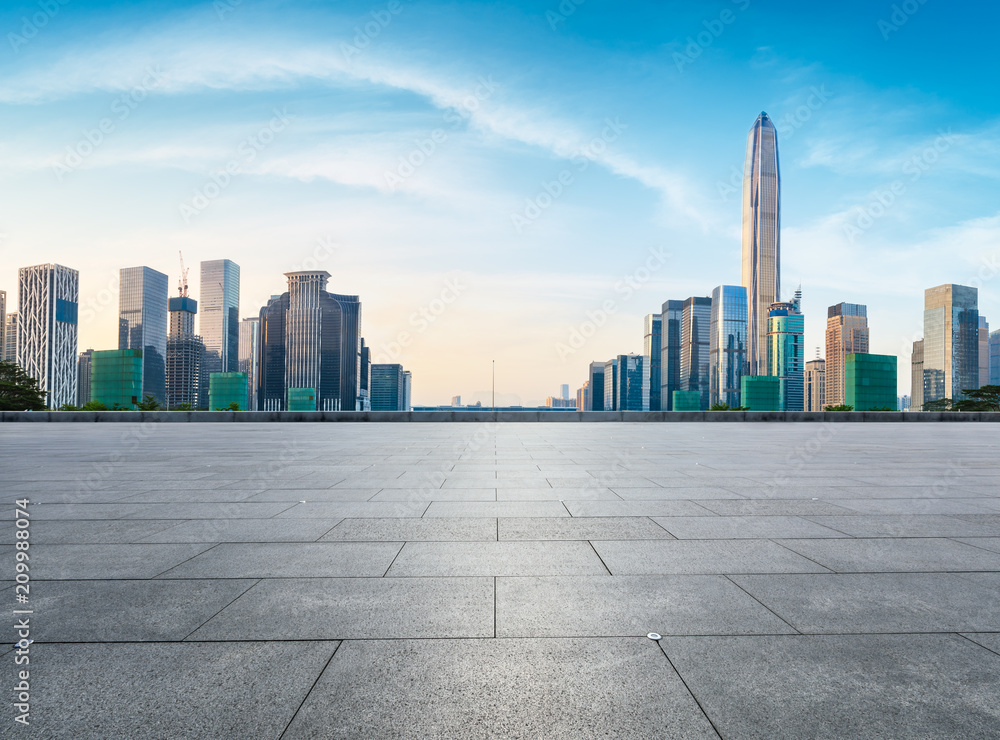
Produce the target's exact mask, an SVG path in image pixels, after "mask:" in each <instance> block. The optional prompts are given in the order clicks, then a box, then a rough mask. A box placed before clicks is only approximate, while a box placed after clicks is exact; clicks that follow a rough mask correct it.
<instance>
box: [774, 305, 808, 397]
mask: <svg viewBox="0 0 1000 740" xmlns="http://www.w3.org/2000/svg"><path fill="white" fill-rule="evenodd" d="M800 305H801V304H800V297H799V294H798V293H796V297H795V299H794V300H792V301H791V302H788V303H772V304H771V306H770V309H769V311H768V320H767V374H768V375H770V376H773V377H776V378H778V379H779V381H780V384H779V403H778V410H779V411H802V410H803V408H804V406H805V403H804V401H805V399H804V385H805V377H804V376H805V358H804V356H803V352H804V347H803V343H804V335H805V317H804V316H803V315H802V312H801V310H800Z"/></svg>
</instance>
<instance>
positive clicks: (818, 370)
mask: <svg viewBox="0 0 1000 740" xmlns="http://www.w3.org/2000/svg"><path fill="white" fill-rule="evenodd" d="M825 394H826V360H810V361H809V362H807V363H806V379H805V390H804V391H803V396H804V400H805V404H806V409H805V410H806V411H822V410H823V407H824V406H825V405H826V403H825V401H824V398H825Z"/></svg>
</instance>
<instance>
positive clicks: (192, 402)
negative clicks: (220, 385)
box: [166, 288, 211, 409]
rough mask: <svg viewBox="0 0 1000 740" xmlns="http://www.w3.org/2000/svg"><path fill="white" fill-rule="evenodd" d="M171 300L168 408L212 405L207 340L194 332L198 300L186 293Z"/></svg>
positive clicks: (168, 336)
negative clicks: (206, 362) (206, 365)
mask: <svg viewBox="0 0 1000 740" xmlns="http://www.w3.org/2000/svg"><path fill="white" fill-rule="evenodd" d="M181 292H182V295H179V296H176V297H174V298H170V299H169V300H168V301H167V310H168V313H169V316H170V322H169V331H168V333H167V378H166V390H167V408H168V409H176V408H180V407H181V406H183V405H185V404H186V405H187V406H188V407H190V408H192V409H196V408H211V406H210V402H209V397H208V394H209V379H208V372H207V369H206V367H205V343H204V342H203V341H202V339H201V337H200V336H198V335H197V334H195V333H194V317H195V315H196V314H197V313H198V302H197V301H196V300H194V299H193V298H191V297H189V296H188V295H186V294H183V293H186V291H184V290H183V288H182V291H181Z"/></svg>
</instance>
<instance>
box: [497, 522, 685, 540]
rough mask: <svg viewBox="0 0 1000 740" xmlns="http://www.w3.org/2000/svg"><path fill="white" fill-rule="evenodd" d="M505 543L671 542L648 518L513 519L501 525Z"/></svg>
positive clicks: (667, 535) (500, 533)
mask: <svg viewBox="0 0 1000 740" xmlns="http://www.w3.org/2000/svg"><path fill="white" fill-rule="evenodd" d="M498 526H499V529H498V533H499V538H500V540H501V541H503V540H624V539H637V540H669V539H673V538H672V537H671V536H670V534H669V533H668V532H666V531H665V530H664V529H663V528H662V527H660V526H658V525H657V524H656V523H654V522H653V521H652V520H651V519H649V518H648V517H624V516H622V517H604V518H602V517H572V518H564V519H559V518H556V517H550V518H513V519H501V520H500V521H499V525H498Z"/></svg>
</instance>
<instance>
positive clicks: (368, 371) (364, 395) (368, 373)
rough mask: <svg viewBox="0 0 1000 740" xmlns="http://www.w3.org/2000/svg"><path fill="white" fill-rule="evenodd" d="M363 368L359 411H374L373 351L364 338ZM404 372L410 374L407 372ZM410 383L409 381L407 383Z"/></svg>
mask: <svg viewBox="0 0 1000 740" xmlns="http://www.w3.org/2000/svg"><path fill="white" fill-rule="evenodd" d="M359 367H360V368H361V370H360V375H359V376H358V388H359V391H358V411H371V410H372V351H371V348H370V347H369V346H368V345H367V344H365V340H364V337H362V339H361V363H360V365H359ZM404 372H407V373H408V372H409V370H406V371H404ZM407 382H409V381H407Z"/></svg>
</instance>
